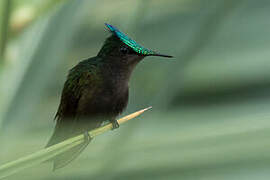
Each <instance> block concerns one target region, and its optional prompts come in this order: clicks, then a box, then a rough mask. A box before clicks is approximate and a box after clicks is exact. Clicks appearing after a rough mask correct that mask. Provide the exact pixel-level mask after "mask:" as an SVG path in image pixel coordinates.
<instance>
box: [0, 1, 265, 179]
mask: <svg viewBox="0 0 270 180" xmlns="http://www.w3.org/2000/svg"><path fill="white" fill-rule="evenodd" d="M42 2H45V1H41V0H28V1H13V3H14V8H13V9H12V13H11V20H10V21H11V22H10V24H11V27H10V28H11V29H10V31H11V34H12V37H11V38H10V39H9V41H8V43H7V46H6V51H5V57H6V58H5V61H4V62H5V63H4V64H3V65H2V66H1V70H0V107H1V108H0V121H1V124H2V126H1V132H0V142H1V145H0V146H1V149H0V163H1V164H3V163H6V162H9V161H11V160H14V159H18V158H19V157H23V156H25V155H26V154H30V153H32V152H35V151H37V150H39V149H41V148H42V147H44V146H45V144H46V142H47V140H48V138H49V137H50V135H51V132H52V130H53V126H54V124H53V117H54V115H55V112H56V110H57V106H58V103H59V98H60V92H61V88H62V86H63V84H64V81H65V76H66V74H67V71H68V69H70V68H71V67H73V66H74V65H75V64H76V63H78V62H79V60H81V59H84V58H86V57H89V56H94V55H95V54H96V53H97V52H98V50H99V48H100V47H101V45H102V42H103V41H104V40H105V37H107V36H109V33H107V32H106V31H105V30H104V23H105V22H107V23H110V24H113V25H115V26H116V27H119V29H125V32H126V33H127V34H129V35H130V36H131V37H132V38H134V39H135V40H136V41H137V42H141V43H142V44H144V45H145V47H151V49H157V50H160V51H161V52H166V53H167V54H170V55H173V56H174V57H175V58H174V60H173V61H171V60H170V61H168V60H166V59H160V58H155V57H148V58H146V59H145V60H144V62H143V63H142V64H140V65H139V66H138V67H137V68H136V70H135V72H134V75H133V76H132V79H131V82H130V88H131V92H130V102H129V106H128V109H127V112H132V111H134V109H137V108H139V107H141V106H145V105H147V104H151V105H153V107H154V111H153V112H152V113H150V114H149V115H148V116H145V117H144V120H143V121H134V122H131V123H130V125H129V126H127V127H125V128H120V129H119V130H117V131H114V132H112V133H110V134H107V135H106V136H101V137H100V138H99V139H98V141H93V142H91V144H90V145H89V147H88V148H87V150H86V151H85V152H84V153H83V154H82V156H80V158H78V159H77V160H76V161H75V162H74V163H72V164H71V165H70V166H68V167H66V168H64V169H61V170H60V171H56V172H54V173H51V172H50V168H49V165H48V164H43V165H41V166H38V167H34V168H30V169H26V170H24V171H22V172H20V173H19V174H17V175H14V176H11V177H10V179H192V180H194V179H224V180H225V179H226V180H227V179H240V180H241V179H245V180H246V179H269V177H270V173H269V171H268V169H269V166H270V157H269V155H268V154H269V153H268V151H269V146H268V144H269V143H268V139H269V135H268V134H269V133H268V130H269V128H270V124H269V122H270V121H269V106H270V103H269V102H270V101H269V100H270V96H269V82H270V73H269V72H270V71H269V68H270V61H269V59H270V58H269V57H270V51H269V46H270V36H269V35H268V34H269V31H270V24H269V23H268V21H269V20H268V19H269V9H270V3H269V1H268V0H261V1H252V0H242V1H234V0H206V1H203V0H197V1H194V0H182V1H179V0H166V1H165V0H155V1H150V0H149V1H132V0H127V1H121V0H116V1H89V0H83V1H75V0H67V1H54V0H50V1H46V3H45V5H44V4H43V3H42ZM53 2H55V4H54V3H53ZM59 2H61V3H59ZM47 3H48V4H47ZM51 3H52V4H51ZM0 6H2V2H1V3H0ZM21 7H28V11H27V8H26V11H27V13H28V15H29V14H30V15H31V16H30V15H29V16H28V17H31V18H29V19H30V21H27V22H28V23H25V24H23V23H22V22H25V21H22V20H21V21H19V22H20V23H21V24H23V25H24V26H16V25H18V24H16V23H18V22H17V21H14V14H16V13H17V10H18V9H20V8H21ZM29 7H30V8H29ZM1 8H2V7H1ZM43 8H44V9H43ZM29 9H30V10H31V11H32V10H34V11H32V12H34V13H32V14H31V13H29V12H30V10H29ZM41 9H42V10H41ZM21 17H23V16H21ZM1 20H2V19H1ZM20 23H19V24H20ZM0 24H2V22H1V23H0ZM15 27H21V28H18V29H19V30H18V29H16V28H15ZM14 28H15V29H14ZM0 39H1V38H0Z"/></svg>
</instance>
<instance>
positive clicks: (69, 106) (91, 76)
mask: <svg viewBox="0 0 270 180" xmlns="http://www.w3.org/2000/svg"><path fill="white" fill-rule="evenodd" d="M75 68H76V67H75ZM96 73H97V72H96V70H95V69H94V68H90V69H87V70H79V71H76V69H72V70H71V71H70V73H69V75H68V78H67V81H66V82H65V85H64V88H63V90H62V96H61V101H60V105H59V108H58V111H57V113H56V116H55V119H56V120H57V121H61V119H73V118H75V117H76V115H77V109H78V105H79V102H80V99H81V98H82V96H83V93H84V91H85V89H87V90H88V91H89V92H91V91H92V92H94V91H95V88H96V85H97V83H98V82H97V81H98V80H97V77H96V76H97V74H96Z"/></svg>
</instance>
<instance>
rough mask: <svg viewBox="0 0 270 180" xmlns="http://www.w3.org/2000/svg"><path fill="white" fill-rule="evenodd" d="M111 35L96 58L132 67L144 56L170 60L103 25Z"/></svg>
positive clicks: (115, 29) (114, 28)
mask: <svg viewBox="0 0 270 180" xmlns="http://www.w3.org/2000/svg"><path fill="white" fill-rule="evenodd" d="M105 25H106V26H107V28H108V29H109V30H110V32H111V33H112V35H111V36H110V37H109V38H107V39H106V41H105V43H104V45H103V46H102V48H101V50H100V52H99V53H98V56H100V57H105V58H103V59H106V60H108V61H113V63H117V64H118V63H119V64H123V65H133V64H137V63H138V62H140V61H141V60H142V59H143V58H144V57H146V56H160V57H166V58H171V57H172V56H169V55H164V54H160V53H157V52H155V51H152V50H149V49H147V48H144V47H143V46H141V45H139V44H138V43H136V42H135V41H134V40H132V39H131V38H129V37H128V36H127V35H125V34H124V33H122V32H121V31H120V30H118V29H117V28H116V27H114V26H112V25H110V24H105Z"/></svg>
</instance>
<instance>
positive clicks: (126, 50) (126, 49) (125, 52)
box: [120, 47, 129, 54]
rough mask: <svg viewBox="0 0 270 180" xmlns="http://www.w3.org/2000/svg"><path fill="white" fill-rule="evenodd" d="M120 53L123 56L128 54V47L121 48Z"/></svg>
mask: <svg viewBox="0 0 270 180" xmlns="http://www.w3.org/2000/svg"><path fill="white" fill-rule="evenodd" d="M120 52H121V53H122V54H128V52H129V50H128V48H127V47H121V48H120Z"/></svg>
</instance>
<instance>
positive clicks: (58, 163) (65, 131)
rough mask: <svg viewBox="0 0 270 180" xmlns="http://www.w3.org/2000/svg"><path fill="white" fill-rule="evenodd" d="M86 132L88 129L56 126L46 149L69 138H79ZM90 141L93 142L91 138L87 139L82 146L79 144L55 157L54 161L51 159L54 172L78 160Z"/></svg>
mask: <svg viewBox="0 0 270 180" xmlns="http://www.w3.org/2000/svg"><path fill="white" fill-rule="evenodd" d="M90 129H94V128H90ZM86 131H87V130H86V129H85V130H84V129H81V128H80V130H78V129H77V130H74V129H71V128H63V127H61V126H60V127H59V126H58V125H56V128H55V131H54V133H53V135H52V137H51V138H50V140H49V142H48V144H47V145H46V147H49V146H52V145H54V144H57V143H60V142H62V141H64V140H66V139H68V138H71V137H74V136H77V135H79V134H83V133H84V132H86ZM90 141H91V138H90V137H89V138H85V141H84V142H83V143H82V144H79V145H77V146H75V147H73V148H71V149H69V150H68V151H66V152H64V153H62V154H59V155H57V156H55V157H53V158H52V159H49V161H52V162H53V170H56V169H59V168H62V167H64V166H66V165H68V164H69V163H70V162H71V161H73V160H74V159H76V158H77V157H78V156H79V155H80V153H81V152H82V151H83V150H84V149H85V148H86V147H87V145H88V144H89V142H90Z"/></svg>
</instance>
